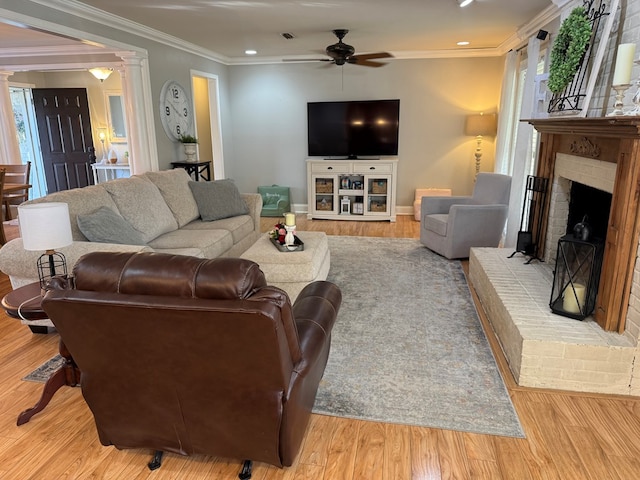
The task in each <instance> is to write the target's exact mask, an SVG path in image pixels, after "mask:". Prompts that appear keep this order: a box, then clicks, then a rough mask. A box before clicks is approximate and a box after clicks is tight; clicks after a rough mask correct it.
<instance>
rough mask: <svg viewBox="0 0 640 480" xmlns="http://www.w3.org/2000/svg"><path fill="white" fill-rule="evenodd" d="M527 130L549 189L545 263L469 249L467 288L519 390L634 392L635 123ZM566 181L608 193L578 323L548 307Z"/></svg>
mask: <svg viewBox="0 0 640 480" xmlns="http://www.w3.org/2000/svg"><path fill="white" fill-rule="evenodd" d="M530 123H532V124H533V125H534V126H535V128H536V129H537V130H538V131H539V132H540V133H541V144H540V150H539V158H538V168H537V172H536V175H537V176H540V177H545V178H548V179H549V185H551V187H550V194H549V195H547V198H546V201H547V203H546V205H545V206H544V209H543V211H542V215H543V217H544V221H543V222H541V223H540V225H541V227H540V228H541V231H540V232H534V234H536V235H537V237H536V238H538V239H539V240H540V245H542V246H543V251H542V252H541V253H540V256H541V258H544V259H545V262H544V263H539V264H537V265H524V262H523V261H522V257H520V259H519V260H517V261H515V262H514V261H513V260H515V259H517V258H518V257H517V256H516V257H514V259H507V258H506V257H507V256H508V253H509V252H506V253H505V251H504V250H506V249H504V250H503V249H474V251H473V252H472V255H471V258H470V262H469V270H470V281H471V283H472V284H473V286H474V288H475V289H476V291H477V292H478V295H479V297H480V300H481V302H482V303H483V306H484V308H485V310H486V311H487V314H488V317H489V320H490V322H491V324H492V327H493V329H494V331H495V332H496V335H497V337H498V339H499V341H500V343H501V346H502V349H503V351H504V352H505V356H506V357H507V361H508V362H509V365H510V368H511V371H512V372H513V374H514V377H515V379H516V381H517V382H518V384H520V385H525V386H535V387H546V388H561V389H567V390H575V391H592V392H601V393H618V394H631V395H640V378H636V375H635V372H634V366H635V364H636V359H638V360H640V350H639V349H638V341H639V339H640V269H638V267H636V258H637V253H638V233H639V229H640V223H639V222H638V196H639V190H640V118H638V117H616V118H591V119H586V118H550V119H539V120H531V121H530ZM571 182H579V183H582V184H584V185H589V186H592V187H594V188H597V189H599V190H603V191H605V192H609V193H611V194H612V197H611V210H610V214H609V224H608V226H607V228H606V241H605V256H604V264H603V271H602V276H601V281H600V287H599V290H598V297H597V302H596V311H595V312H594V315H593V317H589V318H587V319H585V320H584V321H582V322H581V321H577V320H573V319H568V318H565V317H561V316H559V315H554V314H552V313H551V311H550V309H549V299H550V293H551V285H552V278H553V271H552V269H553V265H554V263H555V258H554V257H555V253H556V247H557V243H558V239H559V238H560V237H561V236H562V235H564V234H565V233H566V229H567V209H568V195H569V194H568V192H569V188H570V185H571ZM638 377H640V373H639V374H638Z"/></svg>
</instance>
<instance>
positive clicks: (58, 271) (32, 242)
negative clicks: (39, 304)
mask: <svg viewBox="0 0 640 480" xmlns="http://www.w3.org/2000/svg"><path fill="white" fill-rule="evenodd" d="M18 215H19V218H20V236H21V237H22V243H23V246H24V249H25V250H30V251H40V250H44V251H45V253H44V254H42V255H40V257H39V258H38V261H37V262H36V265H37V268H38V278H39V280H40V288H41V289H43V290H44V289H46V287H47V283H48V282H49V280H50V279H51V278H52V277H54V276H56V275H64V276H66V275H67V260H66V258H65V257H64V255H63V254H62V253H60V252H56V251H55V249H56V248H62V247H66V246H68V245H71V243H73V238H72V235H71V222H70V220H69V205H67V204H66V203H63V202H51V203H35V204H31V205H20V206H19V207H18Z"/></svg>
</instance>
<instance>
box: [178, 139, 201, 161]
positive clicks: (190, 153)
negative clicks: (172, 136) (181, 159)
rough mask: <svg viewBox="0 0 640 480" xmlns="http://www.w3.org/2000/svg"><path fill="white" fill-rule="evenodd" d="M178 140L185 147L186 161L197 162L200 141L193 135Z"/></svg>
mask: <svg viewBox="0 0 640 480" xmlns="http://www.w3.org/2000/svg"><path fill="white" fill-rule="evenodd" d="M178 140H179V142H180V143H182V145H183V146H184V154H185V156H186V157H187V158H186V161H187V162H195V161H196V153H197V152H198V139H197V138H196V137H194V136H193V135H180V138H179V139H178Z"/></svg>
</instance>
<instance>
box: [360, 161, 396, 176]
mask: <svg viewBox="0 0 640 480" xmlns="http://www.w3.org/2000/svg"><path fill="white" fill-rule="evenodd" d="M353 173H366V174H376V173H393V164H391V163H385V162H380V161H376V162H368V163H360V162H353Z"/></svg>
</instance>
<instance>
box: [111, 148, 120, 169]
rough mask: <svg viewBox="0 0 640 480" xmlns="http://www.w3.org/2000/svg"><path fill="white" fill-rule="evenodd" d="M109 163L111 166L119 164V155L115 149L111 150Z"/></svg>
mask: <svg viewBox="0 0 640 480" xmlns="http://www.w3.org/2000/svg"><path fill="white" fill-rule="evenodd" d="M109 163H110V164H111V165H115V164H116V163H118V153H117V152H116V151H115V150H114V149H113V148H112V149H110V150H109Z"/></svg>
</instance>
